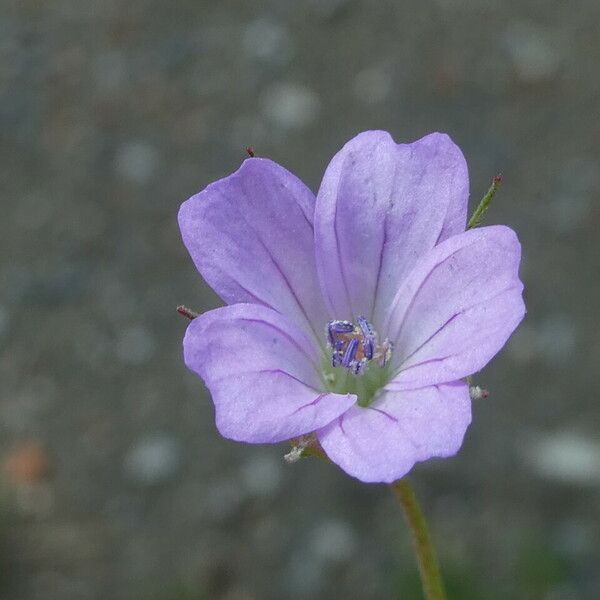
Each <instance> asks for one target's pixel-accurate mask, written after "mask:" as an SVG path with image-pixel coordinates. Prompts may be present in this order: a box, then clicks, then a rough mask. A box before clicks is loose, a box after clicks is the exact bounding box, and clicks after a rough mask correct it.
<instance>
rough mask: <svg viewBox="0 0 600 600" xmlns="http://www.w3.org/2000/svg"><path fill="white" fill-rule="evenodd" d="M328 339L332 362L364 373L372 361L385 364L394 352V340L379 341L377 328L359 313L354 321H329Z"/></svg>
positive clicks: (380, 365)
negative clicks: (392, 341)
mask: <svg viewBox="0 0 600 600" xmlns="http://www.w3.org/2000/svg"><path fill="white" fill-rule="evenodd" d="M327 342H328V345H329V348H330V350H331V366H333V367H342V368H344V369H348V370H349V371H351V372H352V373H354V375H362V374H363V373H365V371H366V370H367V369H368V367H369V365H370V364H371V363H375V364H376V365H377V366H378V367H380V368H383V367H385V365H386V364H387V363H388V361H389V360H390V357H391V355H392V343H391V342H390V341H389V340H388V339H387V338H386V339H385V340H384V341H383V342H381V343H380V341H379V336H378V335H377V332H376V331H375V329H374V328H373V326H372V325H371V323H369V321H367V319H365V317H362V316H359V317H357V319H356V324H354V323H352V322H351V321H330V322H329V323H328V324H327Z"/></svg>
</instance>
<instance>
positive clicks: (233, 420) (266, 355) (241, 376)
mask: <svg viewBox="0 0 600 600" xmlns="http://www.w3.org/2000/svg"><path fill="white" fill-rule="evenodd" d="M183 348H184V357H185V363H186V365H187V366H188V368H190V369H191V370H192V371H195V372H196V373H198V374H199V375H200V376H201V377H202V378H203V379H204V382H205V383H206V386H207V387H208V389H209V390H210V392H211V395H212V399H213V402H214V404H215V409H216V421H217V428H218V429H219V431H220V433H221V434H222V435H223V436H225V437H227V438H231V439H233V440H237V441H240V442H255V443H271V442H280V441H283V440H287V439H290V438H293V437H296V436H299V435H302V434H305V433H309V432H311V431H314V430H315V429H318V428H319V427H323V426H324V425H326V424H327V423H329V422H330V421H332V420H333V419H335V418H336V417H337V416H339V415H340V414H341V413H343V412H344V411H345V410H346V409H348V407H350V406H351V405H352V404H353V403H354V402H355V401H356V397H355V396H350V395H341V394H329V393H322V389H323V386H322V385H321V381H320V377H319V362H318V361H319V359H320V353H319V351H318V348H317V346H316V344H315V342H314V340H313V339H312V338H311V337H310V336H309V334H307V333H305V332H304V331H303V330H302V329H301V328H299V327H298V326H296V325H295V324H294V323H292V322H291V321H289V320H288V319H286V318H285V317H283V316H281V315H280V314H279V313H277V312H275V311H274V310H272V309H270V308H266V307H264V306H257V305H255V304H234V305H232V306H225V307H222V308H217V309H216V310H212V311H210V312H207V313H205V314H203V315H201V316H199V317H197V318H196V319H194V320H193V321H192V322H191V323H190V325H189V327H188V330H187V332H186V334H185V338H184V341H183Z"/></svg>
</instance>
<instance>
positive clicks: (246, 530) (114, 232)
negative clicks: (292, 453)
mask: <svg viewBox="0 0 600 600" xmlns="http://www.w3.org/2000/svg"><path fill="white" fill-rule="evenodd" d="M599 24H600V3H598V2H597V1H596V0H579V1H577V0H576V1H574V2H569V3H564V2H558V1H544V2H542V1H539V0H526V1H524V2H523V1H521V2H516V1H515V0H509V1H505V2H500V1H499V0H492V1H490V2H475V1H474V0H435V1H417V0H407V1H406V2H401V3H400V2H393V1H391V0H382V1H381V2H367V1H366V0H362V1H359V0H354V1H353V0H312V1H310V0H304V1H300V0H295V1H292V0H278V1H277V0H272V1H270V2H269V1H267V0H264V1H256V2H251V3H250V2H245V1H242V0H238V1H233V0H231V1H230V0H223V1H221V2H207V1H200V0H194V1H192V0H180V1H178V2H167V1H166V0H129V1H127V2H124V1H120V0H104V1H102V2H99V1H93V0H52V2H41V1H39V0H38V1H36V0H19V1H16V0H15V1H12V0H0V159H1V160H0V180H1V182H2V200H1V202H2V213H1V215H2V216H1V218H0V382H1V386H0V459H1V461H2V470H1V474H0V597H2V598H7V599H9V600H38V599H39V600H70V599H74V600H105V599H112V598H114V599H116V600H121V599H123V600H137V599H142V598H143V599H148V600H154V599H156V600H192V599H211V600H212V599H218V600H219V599H223V600H270V599H273V600H275V599H279V598H290V599H292V600H294V599H313V598H314V599H329V598H331V599H336V598H348V599H354V598H356V599H361V600H362V599H366V600H369V599H382V598H400V597H401V598H418V597H419V592H418V591H417V590H418V581H417V580H416V574H415V567H414V562H413V558H412V557H411V554H410V546H409V540H408V539H407V536H406V532H405V529H404V526H403V523H402V521H401V517H400V515H399V514H398V509H397V507H396V506H395V505H394V503H393V499H392V497H391V495H390V493H389V491H388V490H387V489H386V488H385V487H384V486H365V485H360V484H359V483H358V482H355V481H353V480H350V479H349V478H347V477H345V476H344V475H343V474H342V473H340V472H339V471H337V470H336V469H335V468H333V467H332V466H330V465H327V464H325V463H321V462H320V461H314V460H313V461H302V462H301V464H297V465H293V466H286V465H284V464H283V462H282V460H281V456H282V455H283V453H284V452H286V451H287V449H286V447H285V446H280V447H250V446H243V445H238V444H234V443H232V442H229V441H226V440H223V439H221V438H220V437H219V436H218V435H217V433H216V430H215V427H214V423H213V412H212V407H211V403H210V401H209V398H208V397H207V395H206V393H205V391H204V388H203V386H202V383H201V381H200V380H199V379H197V378H196V377H195V376H193V375H192V374H190V373H188V372H187V371H186V369H185V368H184V366H183V364H182V360H181V338H182V335H183V332H184V329H185V323H184V322H183V320H182V319H181V318H179V317H178V316H177V315H176V314H175V312H174V307H175V306H176V305H177V304H180V303H185V304H188V305H190V306H192V307H193V308H195V309H197V310H206V309H208V308H211V307H215V306H217V305H218V303H219V301H218V299H217V297H216V296H215V295H214V294H213V293H212V292H211V291H210V290H209V289H208V288H207V286H206V285H205V284H204V283H203V282H202V281H201V280H200V278H199V276H198V275H197V274H196V272H195V271H194V268H193V266H192V264H191V261H190V260H189V259H188V257H187V255H186V252H185V250H184V248H183V246H182V244H181V242H180V239H179V233H178V229H177V225H176V219H175V217H176V212H177V209H178V206H179V204H180V202H181V201H182V200H184V199H185V198H187V197H188V196H190V195H191V194H192V193H195V192H196V191H198V190H199V189H201V188H202V187H204V186H205V185H206V184H208V183H209V182H210V181H212V180H214V179H216V178H219V177H222V176H224V175H226V174H228V173H230V172H232V171H233V170H235V169H236V168H237V167H238V165H239V164H240V162H241V161H242V160H243V158H244V148H245V146H247V145H252V146H253V147H254V148H255V149H256V151H257V153H258V154H260V155H263V156H269V157H271V158H273V159H274V160H276V161H278V162H280V163H282V164H283V165H285V166H287V167H288V168H289V169H290V170H292V171H294V172H295V173H297V174H298V175H299V176H300V177H301V178H303V179H304V181H306V182H307V183H308V184H309V185H310V186H311V187H312V188H313V189H314V188H316V186H317V185H318V182H319V180H320V177H321V174H322V172H323V169H324V166H325V165H326V163H327V161H328V160H329V158H330V157H331V156H332V154H333V153H334V152H335V151H336V150H337V149H338V148H339V147H340V146H341V145H342V144H343V143H344V142H345V141H346V140H347V139H349V138H350V137H352V136H353V135H354V134H355V133H357V132H359V131H361V130H364V129H373V128H383V129H387V130H389V131H390V132H392V133H393V135H394V137H395V138H396V139H397V140H412V139H415V138H417V137H420V136H422V135H424V134H425V133H427V132H429V131H433V130H440V131H446V132H448V133H450V134H451V135H452V137H453V138H454V139H455V141H456V142H457V143H458V144H459V145H460V146H461V147H462V149H463V150H464V152H465V155H466V156H467V160H468V162H469V166H470V172H471V189H472V202H473V203H475V202H476V201H477V200H478V198H479V196H480V195H481V194H482V193H483V192H484V191H485V190H486V188H487V186H488V184H489V180H490V179H491V177H492V176H493V175H495V174H496V173H497V172H499V171H501V172H502V173H503V175H504V181H505V183H504V185H503V187H502V190H501V192H500V193H499V195H498V196H497V197H496V200H495V201H494V205H493V207H492V209H491V210H490V212H489V213H488V215H489V216H488V218H487V222H488V223H506V224H509V225H510V226H512V227H514V228H515V229H516V230H517V231H518V232H519V235H520V237H521V239H522V242H523V246H524V263H523V271H522V275H523V278H524V280H525V282H526V299H527V304H528V309H529V314H528V317H527V320H526V322H525V323H524V324H523V326H522V327H521V328H520V330H519V331H518V333H517V334H516V335H515V337H514V338H513V339H512V341H511V342H510V343H509V345H508V347H507V349H506V350H505V351H504V352H503V353H502V354H501V355H500V356H499V357H498V358H497V360H496V361H495V363H494V364H493V365H492V366H491V367H489V368H487V369H486V370H485V371H484V372H483V373H482V374H481V375H480V376H479V378H478V381H479V383H481V384H482V385H485V386H486V387H488V388H489V389H490V390H491V396H490V398H489V399H487V400H481V401H479V402H478V403H477V405H476V407H475V411H474V412H475V423H474V425H473V426H472V427H471V429H470V432H469V434H468V436H467V440H466V443H465V445H464V447H463V450H462V451H461V453H460V454H459V455H458V456H457V457H456V458H454V459H452V460H448V461H438V462H436V461H434V462H430V463H427V464H425V465H422V466H419V467H418V468H417V469H416V470H415V473H414V479H415V481H416V485H417V487H418V489H419V491H420V493H421V496H422V498H423V500H424V504H425V506H426V510H427V512H428V514H429V515H430V516H431V521H432V523H431V525H432V528H433V531H434V533H435V537H436V539H437V541H438V543H439V546H440V553H441V558H442V562H443V564H444V567H445V571H446V573H447V577H448V580H449V587H450V589H451V591H452V594H451V597H452V598H457V599H458V598H460V599H470V598H473V599H477V598H484V599H488V598H490V599H496V598H498V599H500V598H517V599H520V598H524V599H538V598H540V599H548V600H550V599H551V600H557V599H561V600H563V599H565V600H566V599H574V598H597V597H599V596H600V573H599V571H598V570H597V564H598V560H599V559H600V541H599V540H600V531H599V529H600V526H599V516H600V515H599V512H598V506H599V500H600V443H599V442H598V433H597V432H598V430H599V427H600V408H599V406H600V404H599V402H598V399H599V398H598V364H599V363H600V341H599V338H598V336H597V329H598V328H597V322H598V321H597V307H598V306H599V304H600V283H599V281H600V279H599V278H600V261H598V256H599V253H600V238H599V237H598V235H597V233H598V228H599V225H600V204H599V196H598V190H599V189H600V120H599V119H598V115H597V111H598V106H599V105H600V74H599V73H600V72H599V70H598V64H600V36H599V35H598V31H599ZM593 111H595V112H593Z"/></svg>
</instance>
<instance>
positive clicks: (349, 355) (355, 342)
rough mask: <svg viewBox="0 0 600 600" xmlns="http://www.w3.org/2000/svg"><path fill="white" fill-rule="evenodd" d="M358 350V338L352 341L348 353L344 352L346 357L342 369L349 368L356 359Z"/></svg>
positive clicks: (343, 359) (347, 349)
mask: <svg viewBox="0 0 600 600" xmlns="http://www.w3.org/2000/svg"><path fill="white" fill-rule="evenodd" d="M357 350H358V340H357V339H356V338H354V339H352V340H350V343H349V344H348V347H347V348H346V352H344V357H343V358H342V367H346V368H348V367H349V366H350V364H351V363H352V361H353V360H354V358H355V357H356V351H357Z"/></svg>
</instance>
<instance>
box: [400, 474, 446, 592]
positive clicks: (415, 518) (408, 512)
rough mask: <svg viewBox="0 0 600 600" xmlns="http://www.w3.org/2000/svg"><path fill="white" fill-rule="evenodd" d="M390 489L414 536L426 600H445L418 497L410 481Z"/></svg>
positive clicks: (436, 562)
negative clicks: (400, 506)
mask: <svg viewBox="0 0 600 600" xmlns="http://www.w3.org/2000/svg"><path fill="white" fill-rule="evenodd" d="M390 487H391V488H392V491H393V492H394V495H395V496H396V498H398V501H399V502H400V504H401V505H402V509H403V510H404V517H405V518H406V521H407V523H408V527H409V529H410V532H411V534H412V538H413V546H414V548H415V553H416V555H417V563H418V565H419V573H420V575H421V584H422V585H423V594H424V596H425V600H445V598H446V594H445V593H444V584H443V582H442V577H441V575H440V567H439V565H438V561H437V557H436V555H435V550H434V548H433V544H432V543H431V537H429V530H428V528H427V522H426V521H425V516H424V515H423V512H422V511H421V507H420V506H419V501H418V500H417V496H416V495H415V492H414V490H413V488H412V486H411V485H410V483H409V482H408V479H400V480H399V481H396V482H395V483H392V484H391V486H390Z"/></svg>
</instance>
